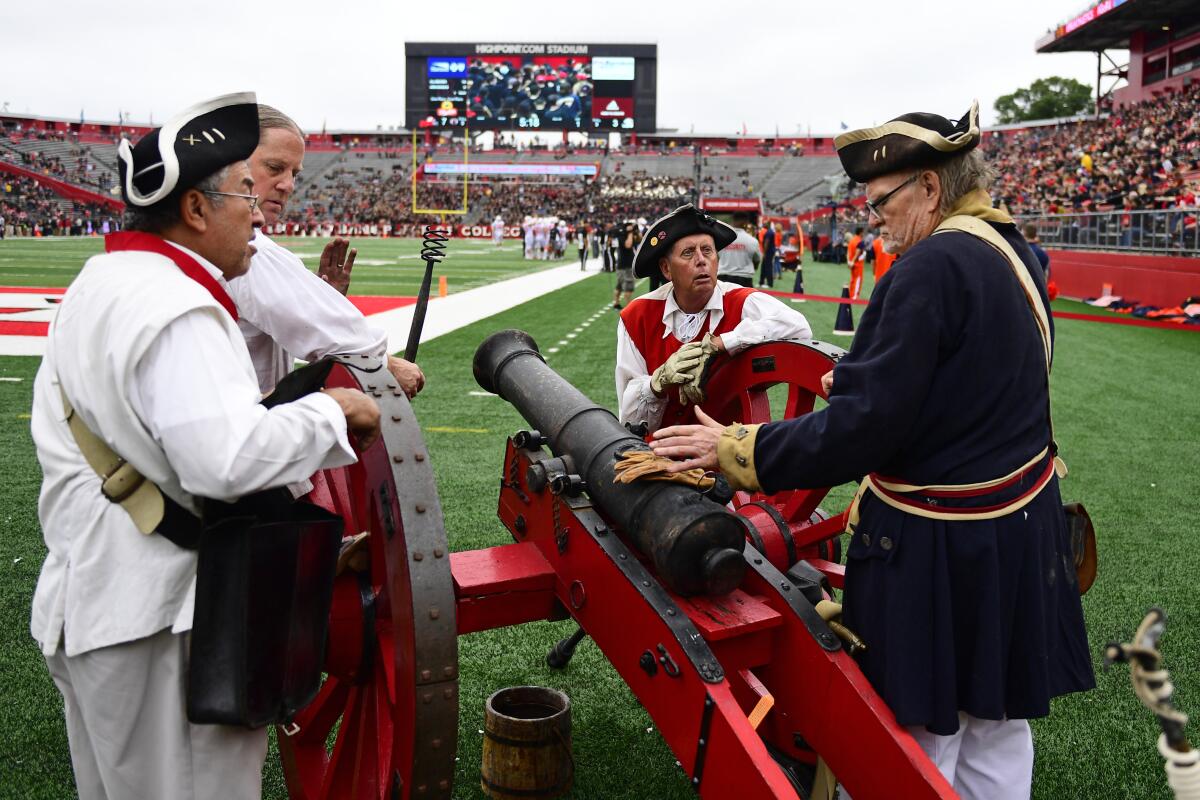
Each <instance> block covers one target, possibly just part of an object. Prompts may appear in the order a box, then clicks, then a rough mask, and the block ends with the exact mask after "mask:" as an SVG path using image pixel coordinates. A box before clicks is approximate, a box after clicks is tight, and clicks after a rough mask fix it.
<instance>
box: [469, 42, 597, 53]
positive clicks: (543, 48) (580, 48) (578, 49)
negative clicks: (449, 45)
mask: <svg viewBox="0 0 1200 800" xmlns="http://www.w3.org/2000/svg"><path fill="white" fill-rule="evenodd" d="M475 52H476V53H478V54H479V55H489V56H490V55H531V56H542V55H550V56H586V55H587V54H588V46H587V45H586V44H477V45H475Z"/></svg>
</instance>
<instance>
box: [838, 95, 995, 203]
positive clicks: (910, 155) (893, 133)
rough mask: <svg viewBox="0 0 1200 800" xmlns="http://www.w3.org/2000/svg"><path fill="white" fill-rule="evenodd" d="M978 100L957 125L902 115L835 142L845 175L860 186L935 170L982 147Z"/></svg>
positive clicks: (929, 117) (928, 116)
mask: <svg viewBox="0 0 1200 800" xmlns="http://www.w3.org/2000/svg"><path fill="white" fill-rule="evenodd" d="M980 138H981V137H980V134H979V101H978V100H976V101H975V102H974V103H972V104H971V110H970V111H968V112H967V113H966V114H964V115H963V116H962V119H960V120H959V121H958V122H951V121H950V120H948V119H946V118H945V117H940V116H938V115H937V114H926V113H923V112H917V113H914V114H901V115H900V116H898V117H896V118H895V119H893V120H889V121H888V122H885V123H883V124H882V125H880V126H879V127H877V128H862V129H860V130H856V131H848V132H846V133H843V134H842V135H841V136H838V137H837V138H836V139H834V140H833V144H834V146H835V147H836V148H837V154H838V158H840V159H841V160H842V167H843V168H844V169H845V170H846V174H847V175H849V176H850V177H851V178H852V179H854V180H855V181H857V182H858V183H866V182H867V181H869V180H871V179H872V178H878V177H879V176H880V175H887V174H889V173H892V172H899V171H901V170H905V169H923V168H928V167H935V166H937V165H938V164H941V163H942V162H943V161H946V160H948V159H949V158H951V157H952V156H956V155H961V154H963V153H966V152H968V151H970V150H972V149H974V147H975V146H976V145H978V144H979V140H980Z"/></svg>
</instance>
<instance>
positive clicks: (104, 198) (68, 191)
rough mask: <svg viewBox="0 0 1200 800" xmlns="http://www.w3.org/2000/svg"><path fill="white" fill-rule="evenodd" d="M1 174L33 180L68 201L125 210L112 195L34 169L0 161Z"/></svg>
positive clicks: (123, 205) (122, 204)
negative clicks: (90, 189)
mask: <svg viewBox="0 0 1200 800" xmlns="http://www.w3.org/2000/svg"><path fill="white" fill-rule="evenodd" d="M0 172H11V173H12V174H13V175H22V176H24V177H26V178H33V179H34V180H36V181H37V182H38V183H40V184H42V185H43V186H48V187H50V189H52V190H53V191H54V192H55V193H56V194H59V195H62V196H63V197H65V198H67V199H68V200H78V201H80V202H82V203H99V204H101V205H104V206H108V207H109V208H111V209H113V210H114V211H121V210H122V209H124V208H125V204H124V203H122V202H121V201H120V200H118V199H116V198H115V197H113V196H112V195H103V194H98V193H97V192H89V191H88V190H87V189H81V188H79V187H78V186H75V185H74V184H70V183H67V182H65V181H60V180H58V179H57V178H51V177H50V176H49V175H43V174H42V173H40V172H36V171H35V170H32V169H26V168H25V167H20V166H17V165H16V164H10V163H9V162H7V161H0Z"/></svg>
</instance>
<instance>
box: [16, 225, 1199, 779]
mask: <svg viewBox="0 0 1200 800" xmlns="http://www.w3.org/2000/svg"><path fill="white" fill-rule="evenodd" d="M289 244H292V243H289ZM294 244H295V246H296V247H297V249H299V250H301V251H302V252H308V251H312V252H313V253H315V252H316V251H318V250H319V241H318V240H312V239H308V240H303V239H302V240H295V242H294ZM99 246H100V245H99V241H98V240H89V241H84V242H69V241H68V242H54V241H51V242H28V241H26V242H3V243H0V284H7V285H22V284H23V285H31V286H39V285H65V284H66V282H67V281H68V280H69V278H70V276H71V275H72V274H73V270H74V269H77V268H78V265H79V263H80V261H81V259H82V258H83V257H84V256H85V255H86V254H87V253H90V252H95V251H96V250H98V249H99ZM489 247H490V243H484V242H478V243H476V242H470V241H455V242H452V243H451V249H450V252H449V256H448V258H447V261H446V264H445V271H446V272H447V273H448V274H449V275H451V276H454V275H456V274H459V275H463V276H464V278H463V284H462V286H458V285H457V281H456V280H455V279H454V278H453V277H452V278H451V281H450V282H451V290H452V291H453V290H455V289H456V287H457V288H464V287H465V286H466V279H465V275H466V273H467V268H468V267H470V268H471V269H473V270H478V271H479V272H485V271H487V270H489V269H490V270H493V273H492V275H491V276H490V277H486V278H481V279H480V280H481V281H482V282H489V281H493V280H496V279H498V276H501V275H508V274H516V273H519V272H521V271H523V270H525V269H528V268H530V266H529V265H528V264H527V263H526V262H523V261H522V260H521V259H520V255H519V250H517V249H516V248H515V246H513V245H509V246H508V248H507V250H506V252H504V253H502V254H500V255H496V254H475V253H468V252H465V251H468V250H485V249H487V248H489ZM417 249H418V245H417V244H416V243H414V242H411V241H408V242H405V241H396V240H392V241H365V242H362V243H359V250H360V258H369V259H370V260H372V261H375V260H378V261H389V262H394V264H380V265H368V264H367V263H366V262H363V263H361V264H360V266H359V267H358V268H356V270H355V284H354V287H353V288H352V292H353V293H363V294H368V293H376V294H378V293H382V294H413V293H415V288H405V287H408V286H411V285H412V284H411V283H408V284H405V283H404V281H405V280H407V277H406V276H407V273H408V271H409V265H414V266H413V268H412V270H411V271H412V272H413V273H414V274H415V269H416V266H415V265H419V264H420V262H419V261H416V260H415V259H402V258H399V256H403V255H412V254H414V253H415V252H416V251H417ZM538 266H544V265H541V264H538V265H534V268H536V267H538ZM805 278H806V288H807V290H808V291H809V292H810V293H813V294H836V293H837V292H838V291H839V290H840V287H841V284H842V282H843V280H844V279H845V270H844V268H841V267H835V266H832V265H823V264H807V265H806V266H805ZM359 279H362V280H363V282H364V284H367V285H360V284H359V283H358V281H359ZM869 280H870V279H869V278H868V282H869ZM791 281H792V276H791V274H790V273H785V274H784V278H783V282H784V284H785V285H786V286H785V287H784V288H790V287H791ZM376 282H378V283H379V284H382V286H379V287H378V288H377V287H376V285H375V283H376ZM393 283H394V285H395V286H397V287H401V288H392V287H393ZM644 287H645V284H644V283H643V284H642V285H641V287H639V289H640V290H641V289H644ZM611 302H612V285H611V276H610V275H607V274H599V275H595V276H593V277H590V278H588V279H586V280H584V281H581V282H580V283H577V284H575V285H573V286H570V287H567V288H565V289H562V290H559V291H557V292H554V293H551V294H548V295H546V296H543V297H541V298H539V299H537V300H533V301H531V302H529V303H527V304H525V305H523V306H520V307H518V308H515V309H512V310H510V311H507V312H504V313H502V314H498V315H496V316H494V317H491V318H488V319H484V320H481V321H479V322H476V323H474V324H472V325H470V326H468V327H466V328H462V329H460V330H458V331H456V332H454V333H452V334H449V335H446V336H443V337H441V338H438V339H435V340H433V341H430V342H427V343H426V344H424V345H422V347H421V352H420V362H421V365H422V367H423V369H424V370H425V372H426V375H427V378H428V383H427V388H426V389H425V391H424V392H423V393H422V394H421V395H420V396H419V397H418V398H417V399H416V400H415V401H414V409H415V411H416V413H417V415H418V417H419V418H420V421H421V423H422V426H423V428H424V429H425V431H426V434H425V439H426V442H427V444H428V448H429V452H430V455H431V459H432V460H433V462H434V466H435V469H436V471H437V475H438V481H439V490H440V495H441V500H442V506H443V509H444V513H445V521H446V529H447V531H448V533H449V536H450V542H451V546H452V547H453V549H455V550H466V549H473V548H479V547H487V546H491V545H497V544H503V543H506V542H508V541H511V538H510V536H509V534H508V533H507V531H505V530H504V529H503V527H502V526H501V525H500V523H499V522H498V521H497V519H496V500H497V485H498V483H499V481H498V475H499V472H500V464H501V461H502V456H503V450H504V442H505V437H506V436H508V435H509V434H511V433H512V432H514V431H516V430H518V429H520V428H522V427H524V426H525V423H524V421H523V420H522V419H521V418H520V417H519V415H518V414H517V413H516V412H515V411H514V410H513V409H512V407H511V406H509V405H508V404H506V403H505V402H504V401H503V400H501V399H499V398H496V397H486V396H477V395H473V394H471V392H472V391H478V386H477V385H476V384H475V382H474V379H473V378H472V375H471V357H472V355H473V353H474V350H475V348H476V346H477V345H478V344H479V342H480V341H481V340H482V339H483V338H484V337H485V336H487V335H488V334H489V333H491V332H493V331H495V330H498V329H502V328H510V327H517V328H523V329H525V330H527V331H529V332H530V333H531V334H532V335H533V337H534V338H535V339H536V340H537V341H538V343H539V345H541V347H542V349H543V351H546V350H548V348H550V347H556V348H557V352H555V353H554V354H552V355H550V356H549V359H548V361H549V363H550V365H551V366H552V367H553V368H554V369H556V370H557V371H558V372H560V373H561V374H562V375H563V376H564V377H565V378H566V379H567V380H569V381H570V382H571V383H573V384H575V385H576V386H578V387H579V388H580V389H581V390H582V391H583V392H584V393H585V394H587V395H588V396H589V397H591V398H592V399H593V400H594V401H595V402H597V403H599V404H601V405H604V406H607V407H610V408H612V407H614V406H615V393H614V388H613V376H612V372H613V340H614V331H615V326H616V316H615V314H613V313H606V314H604V315H603V316H601V317H600V318H599V320H598V321H596V322H594V323H592V324H590V325H588V326H583V325H582V324H581V323H582V322H583V321H585V320H587V319H588V318H589V317H591V316H593V315H594V314H595V313H596V312H597V311H598V310H600V309H601V308H602V307H604V306H606V305H607V304H611ZM1055 307H1056V308H1058V309H1060V310H1071V311H1081V310H1086V311H1090V309H1087V308H1086V307H1084V306H1082V305H1081V304H1078V303H1072V302H1069V301H1058V302H1056V304H1055ZM797 308H799V309H800V310H801V311H802V312H803V313H804V314H805V315H806V316H807V317H808V318H809V321H810V323H811V324H812V327H813V329H814V332H815V335H816V337H817V338H819V339H825V340H832V341H834V342H835V343H837V344H840V345H842V346H849V340H848V339H845V338H843V339H839V338H837V337H832V336H830V332H831V329H832V326H833V321H834V314H835V309H836V306H834V305H832V304H826V303H818V302H809V303H806V304H803V305H798V306H797ZM435 312H436V305H435V306H434V307H433V308H431V310H430V313H431V314H433V313H435ZM856 316H857V309H856ZM1057 327H1058V338H1057V349H1056V359H1055V371H1054V378H1053V386H1054V421H1055V427H1056V433H1057V437H1058V440H1059V442H1060V445H1061V448H1062V452H1063V455H1064V457H1065V459H1066V461H1067V464H1068V465H1069V467H1070V469H1071V474H1070V476H1069V477H1068V478H1067V479H1066V480H1065V481H1064V482H1063V489H1062V490H1063V495H1064V499H1067V500H1080V501H1083V502H1084V503H1085V504H1086V505H1087V507H1088V509H1089V511H1090V512H1091V515H1092V518H1093V519H1094V520H1095V522H1096V526H1097V530H1098V536H1099V543H1100V562H1101V565H1100V577H1099V579H1098V581H1097V583H1096V585H1095V587H1094V588H1093V589H1092V590H1091V592H1090V593H1089V594H1088V595H1087V596H1086V597H1085V598H1084V611H1085V614H1086V617H1087V622H1088V631H1089V635H1090V640H1091V649H1092V654H1093V659H1094V663H1095V666H1096V672H1097V675H1096V677H1097V684H1098V685H1097V688H1096V690H1095V691H1092V692H1089V693H1087V694H1080V695H1072V696H1067V697H1064V698H1061V699H1059V700H1058V701H1056V702H1055V704H1054V707H1053V712H1052V715H1051V716H1050V717H1049V718H1048V719H1044V720H1038V721H1035V722H1034V735H1035V739H1036V747H1037V762H1036V767H1035V776H1034V796H1035V797H1037V798H1044V799H1045V800H1051V799H1052V800H1073V799H1074V798H1086V797H1096V798H1099V797H1130V798H1168V797H1169V796H1170V795H1169V793H1168V791H1167V789H1166V783H1165V776H1164V773H1163V769H1162V766H1161V759H1160V758H1159V756H1158V755H1157V752H1156V751H1155V748H1154V742H1155V739H1156V737H1157V735H1158V732H1157V727H1156V725H1155V723H1154V721H1153V718H1152V717H1151V715H1150V714H1149V712H1147V711H1145V710H1144V709H1143V708H1142V707H1141V706H1139V705H1138V704H1137V702H1136V701H1135V700H1134V698H1133V694H1132V691H1131V690H1130V686H1129V680H1128V670H1127V668H1125V667H1118V668H1116V669H1114V670H1111V671H1109V672H1107V673H1105V672H1102V671H1101V669H1100V665H1101V658H1102V654H1103V648H1104V645H1105V643H1106V642H1108V641H1110V640H1114V639H1119V640H1127V639H1128V638H1129V636H1130V634H1131V633H1132V631H1133V628H1134V627H1135V625H1136V624H1137V622H1138V621H1139V620H1140V619H1141V617H1142V615H1143V614H1144V612H1145V611H1146V609H1147V608H1148V607H1150V606H1151V605H1159V606H1161V607H1163V608H1164V609H1165V610H1166V612H1167V614H1168V617H1169V624H1168V632H1167V634H1166V636H1165V637H1164V638H1163V640H1162V642H1161V645H1162V649H1163V652H1164V657H1165V659H1166V665H1167V666H1168V667H1169V668H1170V669H1171V671H1172V674H1173V676H1174V678H1175V682H1176V686H1177V700H1178V702H1179V704H1180V705H1181V707H1182V708H1183V709H1184V710H1190V711H1192V712H1194V713H1195V714H1200V590H1198V589H1197V576H1198V575H1200V551H1198V550H1197V548H1196V547H1194V546H1193V544H1194V543H1193V539H1194V537H1195V535H1196V532H1197V527H1196V524H1195V523H1194V521H1193V516H1194V511H1193V508H1192V506H1193V505H1194V503H1195V497H1196V494H1197V489H1200V481H1198V479H1197V476H1198V475H1200V402H1198V393H1200V392H1198V390H1200V377H1198V376H1200V334H1197V333H1195V332H1189V331H1172V330H1161V329H1149V328H1135V327H1127V326H1121V325H1105V324H1097V323H1091V322H1083V321H1073V320H1060V321H1059V322H1058V326H1057ZM577 328H581V329H582V331H581V332H579V333H576V329H577ZM568 334H574V335H573V336H569V335H568ZM37 364H38V361H37V359H34V358H27V357H26V358H18V357H8V358H0V378H2V379H4V380H0V419H2V420H3V425H0V437H2V441H3V447H4V451H5V453H6V457H5V458H4V459H3V461H2V462H0V472H2V475H3V486H4V489H5V491H4V492H3V493H2V495H0V516H2V518H3V521H4V526H5V532H6V536H5V542H6V547H5V548H4V549H3V550H2V551H0V556H2V558H0V685H2V686H4V687H5V690H6V691H5V697H4V702H3V704H0V797H5V798H7V797H14V798H46V799H47V800H49V799H51V798H54V799H57V798H63V797H70V796H72V795H73V789H72V784H71V771H70V763H69V758H68V754H67V745H66V736H65V732H64V729H63V722H62V710H61V698H60V697H59V695H58V693H57V692H56V690H55V688H54V686H53V684H52V683H51V681H50V679H49V676H48V675H47V673H46V669H45V666H44V663H43V661H42V659H41V656H40V655H39V654H38V652H37V648H36V647H35V645H34V643H33V641H32V639H31V638H30V635H29V632H28V620H29V604H30V597H31V595H32V591H33V587H34V583H35V581H36V578H37V574H38V570H39V568H40V565H41V561H42V558H43V556H44V547H43V545H42V542H41V538H40V533H39V530H38V524H37V514H36V501H37V493H38V487H39V480H40V476H39V470H38V465H37V461H36V458H35V457H34V452H33V446H32V442H31V440H30V435H29V420H28V412H29V405H30V394H31V388H32V386H31V382H32V378H33V375H34V372H35V371H36V369H37ZM11 379H16V380H11ZM850 489H851V487H849V486H843V487H839V488H838V489H836V490H835V491H834V492H832V493H831V495H830V499H829V501H827V503H826V507H827V508H833V509H837V508H840V507H841V506H842V505H844V504H845V503H846V502H847V500H848V499H849V496H850V493H851V492H850ZM572 630H574V628H573V625H572V624H571V623H570V622H569V621H568V622H559V623H540V624H532V625H526V626H522V627H519V628H511V629H504V630H499V631H491V632H487V633H479V634H472V635H469V636H465V637H462V638H461V639H460V640H459V647H460V666H461V670H460V671H461V681H462V683H461V698H462V699H461V716H460V729H459V753H458V755H459V762H458V775H457V786H456V790H455V797H458V798H477V797H482V793H481V791H480V789H479V764H480V751H481V741H482V735H481V730H482V728H483V703H484V700H485V698H486V697H487V696H488V695H489V694H490V693H491V692H493V691H495V690H496V689H498V688H502V687H505V686H513V685H519V684H539V685H545V686H552V687H555V688H558V689H561V690H563V691H565V692H566V693H567V694H568V695H569V696H570V697H571V699H572V702H573V712H572V713H573V719H574V744H575V750H574V757H575V764H576V785H575V789H574V791H573V792H572V793H571V795H570V796H572V797H576V798H589V800H590V799H591V798H629V799H630V800H634V799H637V800H641V799H642V798H686V797H690V796H693V795H692V793H691V790H690V789H689V787H688V784H687V781H686V780H685V779H684V776H683V775H682V774H681V773H680V771H679V770H678V769H677V768H676V767H675V766H674V762H675V758H674V756H673V755H672V754H671V753H670V751H669V750H668V748H667V747H666V746H665V744H664V743H663V741H662V739H661V738H660V737H659V735H658V734H657V732H656V730H655V728H654V726H653V723H652V721H651V720H650V719H649V717H648V716H647V715H646V714H645V712H644V711H642V709H641V707H640V706H639V705H638V703H637V701H636V700H635V699H634V698H633V697H632V695H631V694H630V693H629V691H628V690H627V689H626V688H625V687H624V684H623V683H622V682H621V681H620V679H619V677H618V676H617V674H616V672H615V671H614V670H613V669H612V668H611V667H610V666H609V665H608V664H607V662H606V661H605V660H604V658H603V656H602V655H601V654H600V653H599V652H598V650H597V648H596V647H595V645H594V644H592V643H591V642H589V641H585V642H584V643H583V644H581V645H580V647H579V650H578V652H577V653H576V656H575V658H574V660H573V661H572V662H571V665H570V667H569V668H568V669H567V670H565V671H562V672H557V671H553V670H550V669H549V668H547V667H546V666H545V662H544V660H543V657H544V655H545V653H546V651H547V649H548V648H549V647H550V646H551V645H552V644H553V643H554V642H555V641H556V640H557V639H559V638H561V637H563V636H566V635H567V634H569V633H570V632H571V631H572ZM795 679H796V680H804V676H803V675H802V674H797V675H796V676H795ZM1193 727H1194V726H1193ZM264 796H265V797H268V798H282V797H284V796H285V792H284V789H283V783H282V776H281V771H280V768H279V766H278V762H277V760H276V759H275V757H274V755H272V756H271V757H270V758H269V759H268V765H267V770H266V782H265V791H264Z"/></svg>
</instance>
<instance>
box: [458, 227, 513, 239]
mask: <svg viewBox="0 0 1200 800" xmlns="http://www.w3.org/2000/svg"><path fill="white" fill-rule="evenodd" d="M454 233H455V234H456V235H457V236H459V237H461V238H463V239H490V238H491V236H492V226H491V225H455V226H454ZM504 238H505V239H520V238H521V226H520V225H505V226H504Z"/></svg>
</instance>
